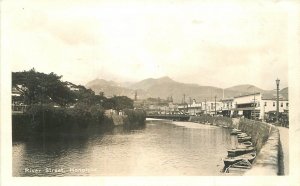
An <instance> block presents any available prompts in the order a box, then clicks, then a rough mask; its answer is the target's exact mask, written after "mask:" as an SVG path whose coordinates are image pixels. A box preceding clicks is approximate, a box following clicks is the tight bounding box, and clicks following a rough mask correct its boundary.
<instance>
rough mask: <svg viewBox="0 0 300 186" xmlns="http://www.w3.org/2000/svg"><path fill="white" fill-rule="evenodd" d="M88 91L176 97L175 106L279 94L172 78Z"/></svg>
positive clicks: (95, 84) (104, 84)
mask: <svg viewBox="0 0 300 186" xmlns="http://www.w3.org/2000/svg"><path fill="white" fill-rule="evenodd" d="M86 86H87V88H91V89H92V90H94V91H95V92H96V93H99V92H100V91H103V92H104V94H105V95H107V96H113V95H125V96H128V97H130V98H134V94H135V91H136V92H137V95H138V99H146V98H149V97H153V98H157V97H160V98H162V99H166V98H167V97H170V96H172V97H173V100H174V102H176V103H181V102H182V101H183V99H184V97H185V101H186V102H189V101H190V100H192V99H196V100H197V101H204V100H205V99H206V100H207V101H213V100H214V97H215V96H216V99H217V100H220V99H222V98H223V94H224V97H225V98H226V97H234V96H238V95H243V94H249V93H253V92H262V93H264V94H266V95H268V96H272V95H274V94H276V91H274V90H263V89H261V88H258V87H256V86H253V85H249V84H245V85H237V86H233V87H229V88H226V89H224V91H223V89H222V88H218V87H213V86H200V85H197V84H187V83H180V82H176V81H174V80H172V79H171V78H169V77H162V78H157V79H154V78H149V79H145V80H142V81H139V82H136V83H132V84H131V85H129V86H127V87H125V86H124V84H122V83H117V82H113V81H106V80H103V79H102V80H99V79H96V80H93V81H91V82H89V83H87V85H86ZM287 92H288V89H287V88H285V89H282V90H281V92H280V93H281V96H282V97H284V98H286V97H288V93H287Z"/></svg>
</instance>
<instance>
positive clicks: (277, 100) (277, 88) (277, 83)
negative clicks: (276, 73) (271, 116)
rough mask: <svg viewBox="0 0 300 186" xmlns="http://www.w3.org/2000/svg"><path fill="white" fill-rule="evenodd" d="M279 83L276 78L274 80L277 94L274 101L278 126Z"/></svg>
mask: <svg viewBox="0 0 300 186" xmlns="http://www.w3.org/2000/svg"><path fill="white" fill-rule="evenodd" d="M279 82H280V80H279V79H278V78H277V79H276V90H277V91H276V92H277V99H276V102H277V103H276V123H277V124H278V122H279Z"/></svg>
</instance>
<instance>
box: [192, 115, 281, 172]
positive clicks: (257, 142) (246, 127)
mask: <svg viewBox="0 0 300 186" xmlns="http://www.w3.org/2000/svg"><path fill="white" fill-rule="evenodd" d="M190 121H193V122H199V123H203V124H205V123H210V124H212V125H217V126H226V127H233V128H237V129H240V130H242V131H243V132H245V133H247V134H248V135H249V136H251V142H252V144H253V145H254V147H255V149H256V151H257V158H256V159H255V160H254V162H253V165H252V169H250V170H249V171H247V172H246V173H245V175H281V174H282V173H281V169H282V164H280V162H279V161H280V153H281V150H282V149H281V144H280V135H279V130H278V128H276V127H275V126H273V125H271V124H268V123H263V122H258V121H253V120H248V119H236V118H233V119H231V118H225V117H215V118H214V117H212V116H195V117H191V118H190ZM285 151H286V149H285Z"/></svg>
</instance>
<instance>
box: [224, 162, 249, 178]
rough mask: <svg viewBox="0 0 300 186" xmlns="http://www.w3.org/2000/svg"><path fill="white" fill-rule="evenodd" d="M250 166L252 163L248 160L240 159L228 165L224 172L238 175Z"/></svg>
mask: <svg viewBox="0 0 300 186" xmlns="http://www.w3.org/2000/svg"><path fill="white" fill-rule="evenodd" d="M251 168H252V164H251V163H250V162H249V161H248V160H241V161H239V162H236V163H234V164H232V165H229V166H228V167H227V168H226V169H225V171H224V172H225V173H230V174H237V175H239V174H242V173H245V172H246V171H247V170H248V169H251Z"/></svg>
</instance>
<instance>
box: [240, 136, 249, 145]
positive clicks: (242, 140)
mask: <svg viewBox="0 0 300 186" xmlns="http://www.w3.org/2000/svg"><path fill="white" fill-rule="evenodd" d="M250 140H251V136H246V137H242V138H238V142H239V143H241V142H245V141H250Z"/></svg>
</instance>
